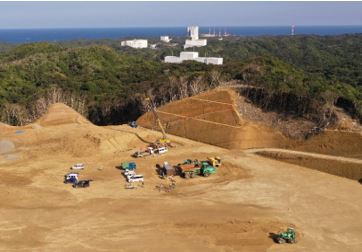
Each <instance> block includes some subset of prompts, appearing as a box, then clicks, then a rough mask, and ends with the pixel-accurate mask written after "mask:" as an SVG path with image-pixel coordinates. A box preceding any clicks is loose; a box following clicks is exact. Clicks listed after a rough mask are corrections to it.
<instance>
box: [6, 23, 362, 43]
mask: <svg viewBox="0 0 362 252" xmlns="http://www.w3.org/2000/svg"><path fill="white" fill-rule="evenodd" d="M210 30H211V33H213V32H214V30H215V33H216V34H219V32H220V33H221V34H224V33H225V32H226V33H230V34H232V35H235V36H268V35H269V36H276V35H289V34H290V33H291V27H289V26H280V27H277V26H263V27H262V26H259V27H215V28H214V27H200V33H209V31H210ZM352 33H362V26H299V27H298V26H296V27H295V34H296V35H307V34H309V35H311V34H313V35H340V34H352ZM161 35H169V36H177V37H181V36H186V27H150V28H77V29H14V30H12V29H8V30H1V29H0V43H1V42H5V43H16V44H20V43H31V42H38V41H48V42H56V41H67V40H79V39H120V38H142V37H143V38H146V37H147V38H150V37H159V36H161Z"/></svg>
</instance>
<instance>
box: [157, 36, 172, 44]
mask: <svg viewBox="0 0 362 252" xmlns="http://www.w3.org/2000/svg"><path fill="white" fill-rule="evenodd" d="M160 40H161V41H162V42H166V43H170V41H171V38H170V37H169V36H161V37H160Z"/></svg>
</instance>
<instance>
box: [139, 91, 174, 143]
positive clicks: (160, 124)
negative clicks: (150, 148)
mask: <svg viewBox="0 0 362 252" xmlns="http://www.w3.org/2000/svg"><path fill="white" fill-rule="evenodd" d="M145 100H146V101H147V102H148V104H149V106H150V110H151V111H152V113H153V115H154V117H155V119H156V122H157V124H158V126H159V127H160V129H161V132H162V138H160V139H158V141H157V143H158V144H161V145H169V146H171V141H170V139H169V138H168V137H167V135H166V131H165V129H164V128H163V126H162V123H161V120H160V117H159V116H158V114H157V110H156V105H155V103H154V102H153V101H152V99H151V98H150V97H149V96H147V97H146V99H145Z"/></svg>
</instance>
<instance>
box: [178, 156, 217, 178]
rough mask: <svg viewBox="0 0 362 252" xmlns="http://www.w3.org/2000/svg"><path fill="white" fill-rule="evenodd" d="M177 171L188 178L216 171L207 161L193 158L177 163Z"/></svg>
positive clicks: (207, 174) (206, 175)
mask: <svg viewBox="0 0 362 252" xmlns="http://www.w3.org/2000/svg"><path fill="white" fill-rule="evenodd" d="M177 172H178V174H179V175H180V176H182V177H184V178H186V179H189V178H194V177H195V176H196V175H202V176H204V177H208V176H210V175H211V174H214V173H216V167H214V166H212V165H211V164H210V163H209V162H208V161H201V162H200V161H198V160H197V159H195V160H194V161H192V160H191V159H187V160H185V161H184V162H183V163H182V164H178V165H177Z"/></svg>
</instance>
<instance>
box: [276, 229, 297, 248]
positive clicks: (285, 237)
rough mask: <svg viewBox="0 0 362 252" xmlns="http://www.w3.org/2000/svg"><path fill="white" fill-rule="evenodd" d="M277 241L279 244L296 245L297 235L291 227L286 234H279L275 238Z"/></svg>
mask: <svg viewBox="0 0 362 252" xmlns="http://www.w3.org/2000/svg"><path fill="white" fill-rule="evenodd" d="M275 241H276V242H277V243H279V244H282V243H296V242H297V239H296V233H295V230H294V229H293V228H291V227H289V228H288V229H287V231H286V232H282V233H279V234H277V235H276V236H275Z"/></svg>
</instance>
